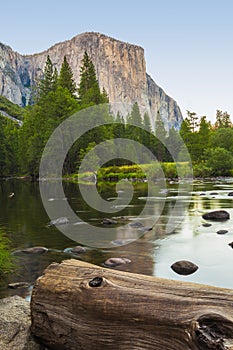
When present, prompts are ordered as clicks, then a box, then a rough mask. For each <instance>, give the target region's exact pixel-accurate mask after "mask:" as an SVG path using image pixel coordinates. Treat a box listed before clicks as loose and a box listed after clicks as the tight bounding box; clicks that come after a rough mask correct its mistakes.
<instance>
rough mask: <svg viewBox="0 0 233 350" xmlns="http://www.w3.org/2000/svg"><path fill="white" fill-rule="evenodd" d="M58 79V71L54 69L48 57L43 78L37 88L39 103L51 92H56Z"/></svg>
mask: <svg viewBox="0 0 233 350" xmlns="http://www.w3.org/2000/svg"><path fill="white" fill-rule="evenodd" d="M57 78H58V73H57V70H56V69H54V67H53V63H52V61H51V59H50V57H49V55H48V56H47V60H46V62H45V67H44V71H43V78H42V79H41V80H40V81H39V84H38V87H37V98H38V100H39V101H40V100H43V98H46V97H47V95H48V93H50V92H51V91H55V90H56V87H57Z"/></svg>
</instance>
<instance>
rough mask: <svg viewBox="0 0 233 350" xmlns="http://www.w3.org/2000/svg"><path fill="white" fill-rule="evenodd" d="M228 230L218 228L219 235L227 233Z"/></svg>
mask: <svg viewBox="0 0 233 350" xmlns="http://www.w3.org/2000/svg"><path fill="white" fill-rule="evenodd" d="M227 232H228V231H227V230H218V231H217V234H218V235H225V234H226V233H227Z"/></svg>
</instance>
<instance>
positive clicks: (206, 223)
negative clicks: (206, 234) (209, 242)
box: [202, 222, 212, 227]
mask: <svg viewBox="0 0 233 350" xmlns="http://www.w3.org/2000/svg"><path fill="white" fill-rule="evenodd" d="M202 226H203V227H210V226H212V224H209V223H208V222H204V224H202Z"/></svg>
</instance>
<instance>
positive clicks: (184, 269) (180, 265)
mask: <svg viewBox="0 0 233 350" xmlns="http://www.w3.org/2000/svg"><path fill="white" fill-rule="evenodd" d="M171 269H172V270H173V271H175V272H176V273H178V274H179V275H191V274H192V273H194V272H196V271H197V269H198V266H197V265H196V264H194V263H192V262H191V261H188V260H180V261H177V262H175V263H174V264H172V265H171Z"/></svg>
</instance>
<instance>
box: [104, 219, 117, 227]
mask: <svg viewBox="0 0 233 350" xmlns="http://www.w3.org/2000/svg"><path fill="white" fill-rule="evenodd" d="M101 224H102V225H116V224H117V221H116V220H113V219H109V218H104V219H103V220H102V221H101Z"/></svg>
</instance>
